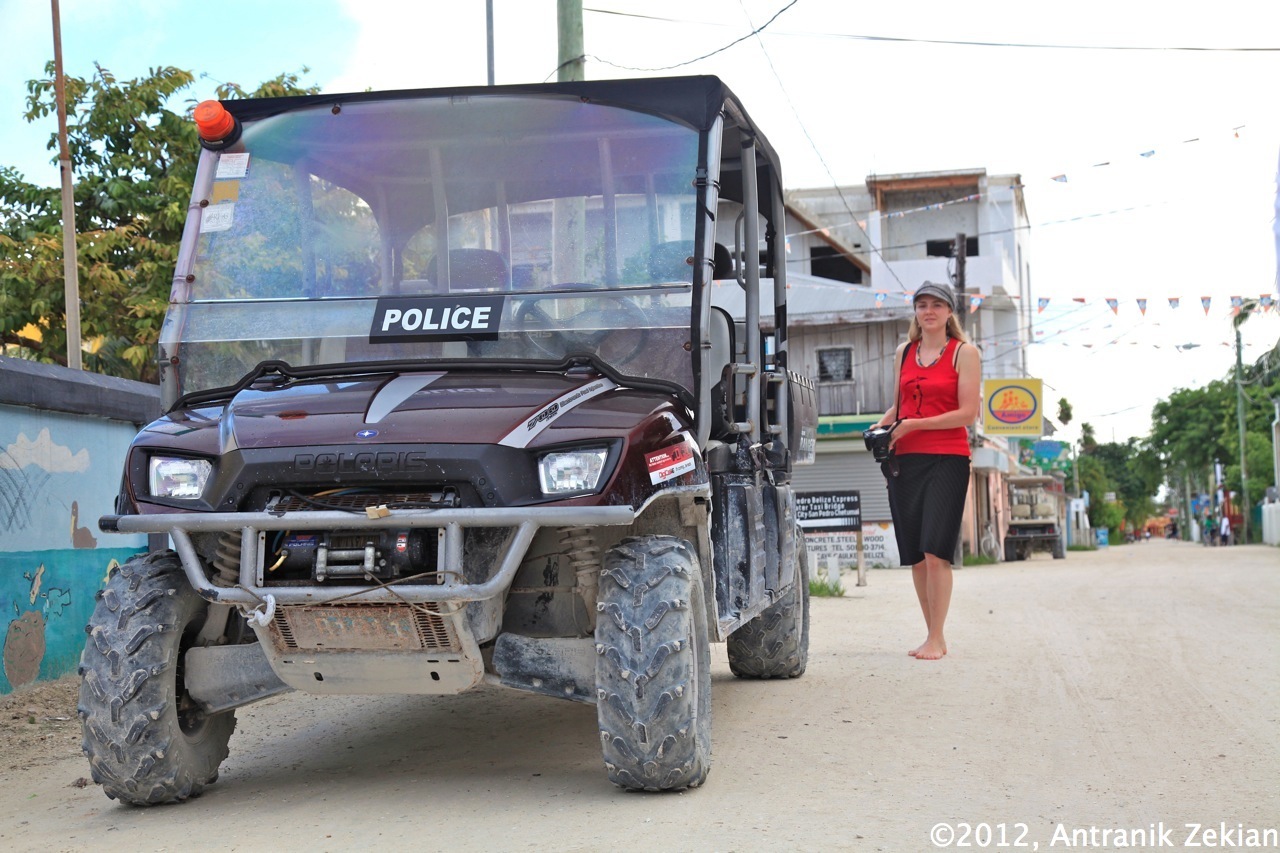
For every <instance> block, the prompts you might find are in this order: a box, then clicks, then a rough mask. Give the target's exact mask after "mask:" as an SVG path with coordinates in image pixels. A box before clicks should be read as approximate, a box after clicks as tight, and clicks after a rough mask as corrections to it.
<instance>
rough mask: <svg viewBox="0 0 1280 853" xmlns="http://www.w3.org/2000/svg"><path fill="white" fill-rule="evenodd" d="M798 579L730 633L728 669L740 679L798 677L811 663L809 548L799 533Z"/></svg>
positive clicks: (727, 645)
mask: <svg viewBox="0 0 1280 853" xmlns="http://www.w3.org/2000/svg"><path fill="white" fill-rule="evenodd" d="M795 577H796V582H795V584H794V585H793V586H792V587H791V589H789V590H788V591H787V593H786V594H785V595H783V596H782V598H780V599H778V600H777V601H775V602H774V603H773V604H771V605H770V606H769V608H768V609H767V610H765V611H764V612H763V613H761V614H760V615H759V616H757V617H756V618H754V619H752V620H751V621H750V622H748V623H747V624H745V625H743V626H742V627H740V628H739V629H738V630H736V631H734V632H733V633H732V634H730V635H729V641H728V643H727V644H726V647H727V648H726V651H727V652H728V653H729V669H731V670H732V671H733V674H734V675H736V676H738V677H739V678H798V677H799V676H801V675H804V670H805V667H807V666H808V665H809V551H808V549H807V548H806V547H805V542H804V534H803V533H801V532H799V531H797V532H796V573H795Z"/></svg>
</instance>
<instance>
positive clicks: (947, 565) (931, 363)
mask: <svg viewBox="0 0 1280 853" xmlns="http://www.w3.org/2000/svg"><path fill="white" fill-rule="evenodd" d="M913 304H914V307H915V315H914V316H913V317H912V318H911V325H910V327H909V328H908V330H907V341H906V342H905V343H903V344H901V345H900V346H899V347H898V349H897V352H896V355H895V357H894V364H895V366H896V370H895V378H896V382H895V383H894V387H895V388H897V390H898V394H897V399H896V401H895V403H894V405H893V406H892V407H891V408H890V409H889V411H887V412H885V415H884V417H883V418H881V419H880V423H879V424H878V426H887V425H890V424H894V423H895V422H896V423H897V426H896V427H895V428H894V431H893V444H892V447H893V450H894V456H893V457H892V458H891V459H890V460H889V461H888V462H886V463H885V465H884V470H885V474H886V479H887V481H888V485H889V507H890V511H891V512H892V515H893V526H894V533H895V536H896V538H897V540H898V554H899V555H900V559H901V562H902V565H904V566H906V565H909V566H911V576H912V580H913V581H914V582H915V588H916V596H917V597H918V598H919V599H920V609H921V610H923V611H924V624H925V629H926V631H927V632H928V633H927V636H926V637H925V640H924V642H923V643H921V644H920V645H919V646H917V647H916V648H914V649H912V650H911V651H910V652H908V654H910V655H912V656H913V657H915V658H916V660H938V659H939V658H941V657H942V656H943V655H945V654H946V653H947V641H946V638H945V637H944V635H943V625H944V623H945V622H946V619H947V610H948V609H949V608H950V606H951V581H952V578H951V558H952V556H953V555H954V554H955V553H956V545H957V543H958V541H959V537H960V523H961V520H962V518H963V516H964V502H965V496H966V495H967V494H968V490H969V434H968V430H967V429H966V427H967V426H968V425H969V424H971V423H973V421H974V419H975V418H976V417H977V415H978V406H979V401H980V398H981V391H980V386H981V384H982V358H981V355H980V354H979V352H978V349H977V347H975V346H973V344H970V343H969V342H968V338H967V337H966V336H965V334H964V332H963V331H962V330H961V328H960V324H959V322H958V321H957V320H956V316H955V312H956V298H955V294H954V293H953V292H952V290H951V288H950V287H949V286H947V285H943V284H934V283H932V282H925V283H924V284H923V285H921V287H920V289H919V290H917V291H916V293H915V296H914V300H913Z"/></svg>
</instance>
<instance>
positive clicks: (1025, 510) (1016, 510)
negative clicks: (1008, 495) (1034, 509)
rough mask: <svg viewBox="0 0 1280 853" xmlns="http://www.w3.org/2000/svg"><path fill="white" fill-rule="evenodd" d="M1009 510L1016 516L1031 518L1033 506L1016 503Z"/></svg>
mask: <svg viewBox="0 0 1280 853" xmlns="http://www.w3.org/2000/svg"><path fill="white" fill-rule="evenodd" d="M1009 512H1010V514H1011V515H1012V516H1013V517H1014V518H1030V517H1031V507H1029V506H1027V505H1026V504H1014V505H1013V506H1011V507H1010V508H1009Z"/></svg>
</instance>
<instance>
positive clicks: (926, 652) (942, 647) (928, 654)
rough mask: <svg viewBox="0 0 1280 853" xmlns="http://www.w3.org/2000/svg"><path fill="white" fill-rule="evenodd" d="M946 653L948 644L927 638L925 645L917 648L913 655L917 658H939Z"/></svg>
mask: <svg viewBox="0 0 1280 853" xmlns="http://www.w3.org/2000/svg"><path fill="white" fill-rule="evenodd" d="M946 653H947V646H946V644H945V643H932V642H930V641H928V640H925V642H924V645H922V646H920V648H918V649H916V650H915V652H914V653H913V654H912V657H914V658H915V659H916V660H939V659H940V658H941V657H942V656H943V655H945V654H946Z"/></svg>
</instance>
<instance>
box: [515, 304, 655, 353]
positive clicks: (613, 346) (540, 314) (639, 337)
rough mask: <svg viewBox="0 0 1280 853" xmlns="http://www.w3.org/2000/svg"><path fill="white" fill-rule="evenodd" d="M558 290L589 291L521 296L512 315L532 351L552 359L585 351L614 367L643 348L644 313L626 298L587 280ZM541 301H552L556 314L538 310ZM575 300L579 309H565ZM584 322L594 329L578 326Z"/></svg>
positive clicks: (646, 331) (646, 323)
mask: <svg viewBox="0 0 1280 853" xmlns="http://www.w3.org/2000/svg"><path fill="white" fill-rule="evenodd" d="M557 289H565V290H568V289H573V290H579V289H582V290H587V289H590V290H592V291H593V292H592V293H589V294H583V295H582V296H568V295H564V296H560V295H556V294H521V295H520V297H519V298H520V299H521V300H523V301H522V302H521V304H520V307H519V308H517V309H516V313H515V316H514V318H513V319H514V321H515V325H516V328H517V329H518V330H519V331H521V332H525V333H526V334H528V338H529V342H530V343H531V344H533V346H534V348H535V349H537V350H539V351H540V352H542V353H544V354H545V355H548V356H550V357H552V358H563V357H564V356H566V355H569V354H570V353H574V352H580V351H582V350H586V351H587V352H591V353H594V354H596V355H598V356H599V357H600V359H601V360H602V361H604V362H605V363H607V364H612V365H614V366H620V365H623V364H627V363H628V362H630V361H631V360H632V359H634V358H635V357H636V356H638V355H639V354H640V353H641V352H643V351H644V345H645V343H646V342H647V341H648V339H649V317H648V315H646V314H645V312H644V309H642V308H641V307H640V306H639V305H637V304H636V303H635V302H634V301H632V300H631V299H630V298H628V297H625V296H619V295H616V294H612V293H609V292H607V291H601V290H599V289H598V288H597V287H596V286H595V285H590V284H562V285H558V286H557ZM546 299H554V300H556V305H557V306H558V308H559V309H560V310H559V311H557V313H558V314H559V316H554V317H553V316H552V315H551V314H550V313H548V312H547V311H546V310H544V309H543V306H542V302H543V300H546ZM575 303H577V304H578V306H579V310H578V311H576V312H574V313H567V312H568V311H571V310H572V308H573V307H574V304H575ZM583 326H585V327H587V328H591V327H597V328H598V331H594V332H592V331H586V330H585V329H583V328H579V327H583ZM599 327H606V328H599ZM540 333H541V334H540Z"/></svg>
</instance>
